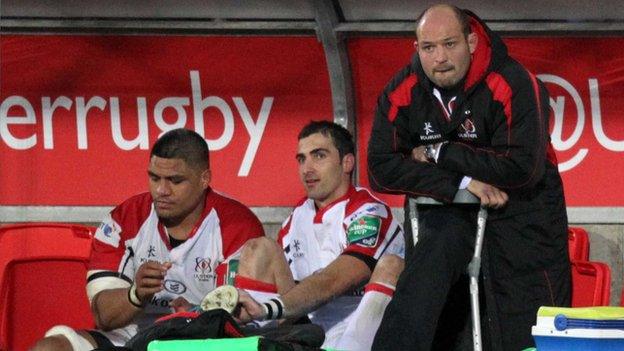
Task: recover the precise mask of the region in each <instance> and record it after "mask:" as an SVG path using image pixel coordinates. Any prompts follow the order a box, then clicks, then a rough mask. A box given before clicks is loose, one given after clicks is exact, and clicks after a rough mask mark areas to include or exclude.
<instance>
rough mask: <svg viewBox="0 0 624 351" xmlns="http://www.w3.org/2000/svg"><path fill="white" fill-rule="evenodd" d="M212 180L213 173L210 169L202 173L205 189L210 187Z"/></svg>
mask: <svg viewBox="0 0 624 351" xmlns="http://www.w3.org/2000/svg"><path fill="white" fill-rule="evenodd" d="M211 180H212V173H211V172H210V170H209V169H206V170H205V171H203V172H202V174H201V182H202V187H203V188H204V189H206V188H208V186H209V185H210V181H211Z"/></svg>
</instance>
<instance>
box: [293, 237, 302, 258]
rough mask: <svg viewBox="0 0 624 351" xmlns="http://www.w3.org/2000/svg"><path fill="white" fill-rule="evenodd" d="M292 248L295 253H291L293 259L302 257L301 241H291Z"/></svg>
mask: <svg viewBox="0 0 624 351" xmlns="http://www.w3.org/2000/svg"><path fill="white" fill-rule="evenodd" d="M292 246H293V248H294V249H295V252H293V257H295V258H298V257H303V252H301V241H299V240H293V245H292Z"/></svg>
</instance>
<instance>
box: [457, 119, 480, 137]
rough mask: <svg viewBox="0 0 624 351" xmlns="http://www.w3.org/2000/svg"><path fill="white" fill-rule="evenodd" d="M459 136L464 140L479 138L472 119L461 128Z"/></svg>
mask: <svg viewBox="0 0 624 351" xmlns="http://www.w3.org/2000/svg"><path fill="white" fill-rule="evenodd" d="M457 129H458V132H459V133H458V136H459V137H460V138H464V139H476V138H477V128H475V125H474V123H473V122H472V120H471V119H470V118H466V119H465V120H464V122H463V123H462V124H461V125H460V126H459V128H457Z"/></svg>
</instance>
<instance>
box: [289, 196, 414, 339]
mask: <svg viewBox="0 0 624 351" xmlns="http://www.w3.org/2000/svg"><path fill="white" fill-rule="evenodd" d="M278 242H279V243H280V245H281V246H282V248H283V249H284V254H285V255H286V260H287V261H288V264H289V266H290V270H291V271H292V273H293V277H294V279H295V280H296V281H300V280H303V279H305V278H306V277H308V276H310V275H311V274H313V273H314V272H316V271H318V270H321V269H323V268H325V267H327V266H328V265H329V264H330V263H331V262H332V261H334V260H335V259H336V258H337V257H338V256H339V255H345V254H346V255H352V256H354V257H356V258H359V259H361V260H362V261H364V263H366V264H367V265H368V266H369V267H370V269H371V271H372V270H373V269H374V267H375V264H376V263H377V260H378V259H379V258H380V257H381V256H382V255H384V254H395V255H398V256H400V257H404V252H405V242H404V237H403V230H402V228H401V226H400V225H399V223H398V222H397V221H395V220H394V219H393V217H392V213H391V212H390V208H389V207H388V206H387V205H386V204H384V203H383V202H381V201H380V200H378V199H377V198H375V197H374V196H373V195H371V193H370V192H369V191H368V190H366V189H364V188H355V187H353V186H351V187H350V188H349V190H348V191H347V194H345V196H343V197H341V198H339V199H337V200H336V201H334V202H332V203H331V204H329V205H327V206H325V207H324V208H322V209H318V210H317V209H316V206H315V204H314V200H312V199H308V198H305V199H303V200H302V201H301V202H299V204H298V205H297V207H296V208H295V209H294V210H293V212H292V214H291V215H290V217H288V218H287V219H286V221H285V222H284V224H283V226H282V228H281V230H280V232H279V234H278ZM354 295H358V294H355V293H354V294H351V296H342V297H338V298H337V299H335V300H333V301H332V302H330V303H328V304H326V305H324V306H323V307H321V308H319V309H318V310H316V311H315V312H313V313H311V316H310V317H311V319H312V321H313V322H314V323H317V324H320V325H322V326H323V328H324V329H325V331H326V333H327V332H329V330H330V329H331V328H332V327H333V326H334V325H336V323H338V322H340V321H342V320H344V319H345V318H346V317H347V316H348V315H349V314H350V313H351V312H352V311H354V310H355V308H356V307H357V304H358V303H359V301H360V299H361V296H354Z"/></svg>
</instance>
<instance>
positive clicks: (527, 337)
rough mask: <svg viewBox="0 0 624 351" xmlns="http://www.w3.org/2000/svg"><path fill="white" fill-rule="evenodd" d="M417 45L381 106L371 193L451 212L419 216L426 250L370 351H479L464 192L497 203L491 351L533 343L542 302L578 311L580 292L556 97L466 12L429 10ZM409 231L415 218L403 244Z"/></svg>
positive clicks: (473, 210) (486, 296)
mask: <svg viewBox="0 0 624 351" xmlns="http://www.w3.org/2000/svg"><path fill="white" fill-rule="evenodd" d="M414 46H415V48H416V54H415V55H414V59H413V61H412V63H411V64H409V65H408V66H406V67H405V68H403V69H402V70H401V71H400V72H398V73H397V74H396V75H395V77H394V78H393V79H392V80H391V81H390V83H388V85H387V86H386V87H385V89H384V91H383V93H382V94H381V96H380V98H379V101H378V106H377V111H376V116H375V121H374V124H373V127H372V132H371V139H370V142H369V145H368V166H369V177H370V183H371V186H372V187H373V189H375V190H377V191H382V192H389V193H402V194H406V195H408V196H414V197H418V196H426V197H431V198H434V199H437V200H439V201H441V202H443V203H444V205H442V206H435V205H434V206H431V205H429V206H419V207H418V213H419V216H418V218H419V229H420V230H419V240H418V243H417V245H416V246H415V247H413V249H411V251H410V252H409V253H408V256H407V259H406V267H405V270H404V272H403V274H402V275H401V277H400V279H399V281H398V284H397V287H396V292H395V294H394V298H393V300H392V301H391V303H390V304H389V306H388V308H387V309H386V312H385V314H384V317H383V320H382V323H381V326H380V328H379V330H378V332H377V335H376V338H375V341H374V343H373V347H372V349H373V350H430V349H435V350H457V349H460V350H461V349H470V350H471V349H472V341H471V332H470V330H471V327H470V303H469V294H468V286H467V282H468V278H467V275H466V273H465V272H466V268H467V266H468V263H469V262H470V259H471V256H472V253H473V250H474V233H475V229H476V218H477V211H478V206H467V205H457V204H455V205H454V204H453V203H452V199H453V197H454V196H455V194H456V192H457V191H458V190H459V189H467V190H468V191H470V192H471V193H473V194H474V195H475V196H477V197H478V198H479V199H480V200H481V205H483V206H487V207H489V216H490V217H489V218H490V219H489V220H488V224H487V227H486V232H485V242H484V248H483V262H482V270H481V276H480V284H481V286H482V289H481V291H482V295H481V303H482V308H481V310H482V322H481V323H482V330H483V334H484V336H483V339H484V347H483V348H484V349H485V350H522V349H524V348H527V347H530V346H533V345H534V343H533V339H532V337H531V326H532V325H533V324H534V323H535V318H536V313H537V309H538V308H539V306H541V305H551V306H569V304H570V290H571V285H570V268H569V260H568V254H567V216H566V208H565V202H564V196H563V186H562V183H561V177H560V176H559V173H558V170H557V161H556V159H555V157H554V152H553V148H552V146H551V145H550V138H549V135H548V116H549V105H548V103H549V97H548V92H547V91H546V89H545V88H544V86H543V84H542V83H541V82H540V81H539V80H537V79H536V77H535V76H534V75H533V74H532V73H530V72H528V71H527V70H526V69H525V68H524V67H523V66H521V65H520V64H519V63H518V62H516V61H515V60H514V59H512V58H511V57H509V56H508V54H507V48H506V46H505V44H504V43H503V42H502V40H501V39H500V37H498V36H497V35H496V34H494V33H492V32H491V31H490V29H489V28H488V27H487V26H486V25H485V24H484V23H483V22H482V21H481V20H480V19H479V18H478V17H477V16H475V15H474V14H472V13H471V12H469V11H465V10H460V9H458V8H456V7H454V6H450V5H436V6H433V7H431V8H429V9H427V10H425V11H424V12H423V13H422V14H421V15H420V16H419V17H418V19H417V25H416V41H415V42H414ZM407 200H408V199H407V198H406V204H407ZM406 211H407V214H406V216H405V217H406V219H408V220H409V210H408V208H407V206H406ZM410 229H411V226H410V225H409V223H408V222H406V223H405V230H406V231H407V233H408V238H409V237H411V233H410Z"/></svg>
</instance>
